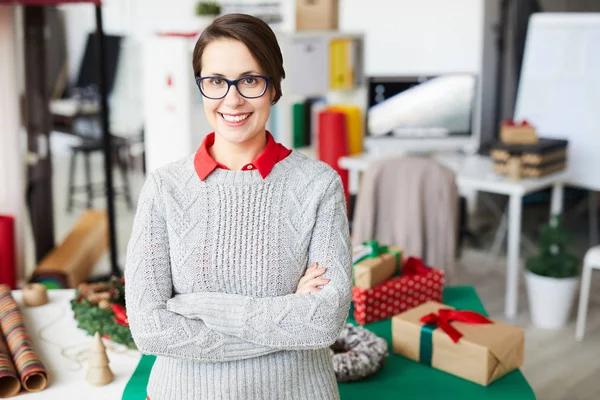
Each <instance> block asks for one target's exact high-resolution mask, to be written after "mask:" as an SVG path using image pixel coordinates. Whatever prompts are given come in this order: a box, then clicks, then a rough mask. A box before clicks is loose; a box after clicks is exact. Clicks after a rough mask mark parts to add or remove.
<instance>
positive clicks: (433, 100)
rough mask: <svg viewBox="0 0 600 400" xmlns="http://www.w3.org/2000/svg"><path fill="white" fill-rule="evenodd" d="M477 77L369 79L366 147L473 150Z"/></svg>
mask: <svg viewBox="0 0 600 400" xmlns="http://www.w3.org/2000/svg"><path fill="white" fill-rule="evenodd" d="M477 99H478V88H477V76H476V75H475V74H471V73H453V74H439V75H427V76H372V77H368V78H367V112H366V118H365V124H366V126H365V147H366V149H367V151H370V152H374V151H378V152H385V151H397V150H398V149H401V150H405V151H436V150H465V151H472V147H473V146H474V145H475V144H474V140H476V139H477V138H476V136H477V135H475V132H476V128H475V127H476V126H478V121H477V119H476V115H477V112H476V104H477Z"/></svg>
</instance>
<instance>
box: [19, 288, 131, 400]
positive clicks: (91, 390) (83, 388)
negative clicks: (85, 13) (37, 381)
mask: <svg viewBox="0 0 600 400" xmlns="http://www.w3.org/2000/svg"><path fill="white" fill-rule="evenodd" d="M48 294H49V298H50V302H49V303H48V304H46V305H43V306H40V307H26V306H24V305H23V303H22V301H21V292H20V291H18V290H17V291H13V297H14V298H15V300H16V301H17V303H18V304H19V308H20V309H21V313H22V315H23V319H24V321H25V324H26V326H27V331H28V332H29V335H30V336H31V340H32V341H33V345H34V347H35V350H36V351H37V353H38V355H39V356H40V358H41V360H42V362H43V363H44V365H45V366H46V368H47V369H48V374H49V376H50V384H49V386H48V388H46V389H45V390H43V391H41V392H37V393H28V392H25V391H23V392H22V393H21V394H20V395H19V396H17V397H15V398H18V399H21V398H22V399H23V400H48V399H65V400H70V399H73V400H75V399H85V400H118V399H121V397H122V395H123V390H124V389H125V386H126V385H127V382H128V381H129V378H130V377H131V375H132V374H133V372H134V371H135V368H136V366H137V364H138V362H139V360H140V357H141V354H140V353H139V352H138V351H134V350H127V349H124V348H123V346H118V345H115V344H113V343H112V342H110V341H105V342H104V343H105V344H106V346H107V355H108V358H109V360H110V364H109V366H110V368H111V370H112V372H113V373H114V375H115V379H114V380H113V381H112V382H111V383H109V384H108V385H106V386H102V387H96V386H92V385H90V384H89V383H88V382H87V381H86V380H85V374H86V372H87V367H88V363H87V356H86V355H87V349H88V346H89V344H90V343H91V341H92V337H90V336H87V335H86V333H85V332H84V331H83V330H81V329H78V328H77V323H76V321H75V319H74V318H73V312H72V311H71V306H70V304H69V301H70V300H71V299H72V298H73V296H74V290H70V289H67V290H49V291H48ZM59 346H61V347H62V348H69V349H68V350H69V351H68V354H73V355H74V354H77V353H79V352H81V353H82V355H83V357H85V360H84V361H82V362H81V367H79V368H78V365H77V364H76V363H75V362H73V361H72V360H71V359H69V358H67V357H65V356H63V355H62V354H61V347H59Z"/></svg>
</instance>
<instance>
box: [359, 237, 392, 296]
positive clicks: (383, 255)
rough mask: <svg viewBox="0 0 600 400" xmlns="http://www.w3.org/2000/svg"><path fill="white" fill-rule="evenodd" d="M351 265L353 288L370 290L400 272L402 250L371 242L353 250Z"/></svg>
mask: <svg viewBox="0 0 600 400" xmlns="http://www.w3.org/2000/svg"><path fill="white" fill-rule="evenodd" d="M352 264H353V265H354V267H353V272H352V274H353V279H354V281H353V284H354V286H356V287H359V288H362V289H371V288H373V287H375V286H377V285H379V284H380V283H383V282H385V281H387V280H388V279H390V278H391V277H392V276H394V275H395V274H396V273H398V272H399V271H400V265H401V264H402V249H401V248H400V247H393V246H390V247H388V246H381V245H380V244H379V242H377V241H375V240H372V241H369V242H366V243H364V244H363V245H361V246H356V247H355V248H354V249H353V251H352Z"/></svg>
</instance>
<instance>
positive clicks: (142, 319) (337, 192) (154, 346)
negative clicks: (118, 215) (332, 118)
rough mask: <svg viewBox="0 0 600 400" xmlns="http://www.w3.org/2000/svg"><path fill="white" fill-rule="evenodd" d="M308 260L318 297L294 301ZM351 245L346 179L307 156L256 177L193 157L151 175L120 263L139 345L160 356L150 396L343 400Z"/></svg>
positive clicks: (157, 398) (303, 296)
mask: <svg viewBox="0 0 600 400" xmlns="http://www.w3.org/2000/svg"><path fill="white" fill-rule="evenodd" d="M313 262H318V263H319V265H321V266H324V267H326V268H327V272H326V273H325V274H324V277H326V278H329V279H331V281H330V282H329V283H328V284H327V285H325V286H324V288H323V290H321V291H319V292H315V293H312V294H310V295H306V294H295V291H296V287H297V285H298V281H299V280H300V278H301V277H302V276H303V275H304V273H305V271H306V268H307V267H308V266H309V265H310V264H311V263H313ZM351 272H352V261H351V250H350V236H349V229H348V221H347V217H346V204H345V199H344V193H343V189H342V185H341V180H340V178H339V175H338V174H337V173H336V172H335V171H334V170H333V169H331V168H330V167H329V166H327V165H326V164H324V163H322V162H319V161H314V160H311V159H309V158H307V157H305V156H303V155H301V154H300V153H298V152H295V151H294V152H292V153H291V154H290V155H289V156H288V157H287V158H285V159H284V160H282V161H280V162H279V163H277V164H276V165H275V167H274V168H273V170H272V171H271V173H270V174H269V175H268V176H267V177H266V178H265V179H262V177H261V176H260V174H259V172H258V171H256V170H254V171H229V170H222V169H217V170H215V171H214V172H212V173H211V174H210V175H209V176H208V177H207V178H206V179H205V180H204V181H201V180H200V179H199V178H198V176H197V175H196V172H195V170H194V167H193V156H190V157H187V158H185V159H183V160H181V161H179V162H176V163H172V164H169V165H167V166H165V167H163V168H161V169H159V170H157V171H156V172H154V173H152V174H151V175H150V176H149V177H148V179H147V181H146V183H145V185H144V187H143V189H142V192H141V194H140V198H139V203H138V210H137V213H136V217H135V221H134V227H133V232H132V235H131V239H130V242H129V246H128V253H127V265H126V268H125V279H126V280H125V282H126V301H127V314H128V318H129V323H130V327H131V332H132V335H133V338H134V340H135V342H136V344H137V346H138V348H139V349H140V350H141V351H142V352H144V353H147V354H155V355H157V361H156V363H155V364H154V368H153V370H152V373H151V376H150V382H149V385H148V394H149V396H150V398H151V399H152V400H166V399H169V400H170V399H172V400H179V399H186V400H187V399H210V400H213V399H244V400H253V399H256V400H259V399H260V400H268V399H273V400H275V399H277V400H281V399H302V400H305V399H319V400H320V399H323V400H330V399H339V395H338V389H337V383H336V379H335V374H334V371H333V364H332V359H331V354H330V352H329V349H328V347H329V346H330V345H331V344H332V343H333V342H334V341H335V340H336V339H337V337H338V334H339V333H340V331H341V329H342V327H343V325H344V322H345V320H346V317H347V315H348V310H349V306H350V299H351V287H352V281H351Z"/></svg>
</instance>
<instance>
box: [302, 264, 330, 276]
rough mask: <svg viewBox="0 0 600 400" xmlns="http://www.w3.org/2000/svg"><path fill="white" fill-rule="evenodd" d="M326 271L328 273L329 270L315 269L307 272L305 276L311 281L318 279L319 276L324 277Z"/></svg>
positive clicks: (323, 268)
mask: <svg viewBox="0 0 600 400" xmlns="http://www.w3.org/2000/svg"><path fill="white" fill-rule="evenodd" d="M326 271H327V268H325V267H319V268H315V269H313V270H309V271H306V273H305V274H304V276H306V277H308V278H310V279H313V278H316V277H317V276H321V275H323V274H324V273H325V272H326Z"/></svg>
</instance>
